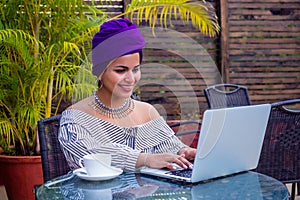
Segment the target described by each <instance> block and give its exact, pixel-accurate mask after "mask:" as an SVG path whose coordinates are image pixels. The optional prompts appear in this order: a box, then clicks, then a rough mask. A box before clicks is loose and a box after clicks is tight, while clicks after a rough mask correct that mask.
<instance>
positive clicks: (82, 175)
mask: <svg viewBox="0 0 300 200" xmlns="http://www.w3.org/2000/svg"><path fill="white" fill-rule="evenodd" d="M115 169H116V170H114V171H112V172H111V173H110V174H106V175H101V176H89V175H88V174H87V172H86V170H85V169H84V168H79V169H76V170H74V171H73V173H74V174H76V176H78V177H79V178H82V179H84V180H88V181H105V180H110V179H113V178H116V177H117V176H119V175H120V174H122V173H123V170H122V169H118V168H115Z"/></svg>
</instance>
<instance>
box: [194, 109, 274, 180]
mask: <svg viewBox="0 0 300 200" xmlns="http://www.w3.org/2000/svg"><path fill="white" fill-rule="evenodd" d="M270 109H271V105H270V104H261V105H252V106H240V107H232V108H223V109H213V110H207V111H205V113H204V115H203V124H202V126H201V132H200V137H199V141H198V146H197V153H196V157H195V161H194V170H193V173H192V178H191V182H197V181H201V180H206V179H211V178H216V177H220V176H225V175H230V174H234V173H238V172H242V171H247V170H251V169H255V168H256V167H257V164H258V161H259V157H260V153H261V149H262V144H263V140H264V136H265V131H266V127H267V123H268V119H269V115H270Z"/></svg>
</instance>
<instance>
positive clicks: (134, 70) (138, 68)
mask: <svg viewBox="0 0 300 200" xmlns="http://www.w3.org/2000/svg"><path fill="white" fill-rule="evenodd" d="M132 71H133V72H138V71H140V67H136V68H134V69H133V70H132Z"/></svg>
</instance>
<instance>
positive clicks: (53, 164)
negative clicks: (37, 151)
mask: <svg viewBox="0 0 300 200" xmlns="http://www.w3.org/2000/svg"><path fill="white" fill-rule="evenodd" d="M60 117H61V116H60V115H57V116H53V117H50V118H46V119H42V120H40V121H39V122H38V134H39V140H40V148H41V156H42V168H43V177H44V182H46V181H48V180H51V179H53V178H56V177H58V176H61V175H64V174H67V173H68V172H69V171H70V168H69V165H68V163H67V161H66V158H65V156H64V153H63V152H62V150H61V148H60V143H59V141H58V131H59V121H60Z"/></svg>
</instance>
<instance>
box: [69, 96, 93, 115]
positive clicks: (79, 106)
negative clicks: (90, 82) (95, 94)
mask: <svg viewBox="0 0 300 200" xmlns="http://www.w3.org/2000/svg"><path fill="white" fill-rule="evenodd" d="M91 101H92V99H91V97H87V98H85V99H82V100H80V101H78V102H77V103H74V104H72V105H71V106H69V107H68V108H67V109H74V110H81V111H83V112H87V113H88V112H89V110H90V106H89V103H90V102H91Z"/></svg>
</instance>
